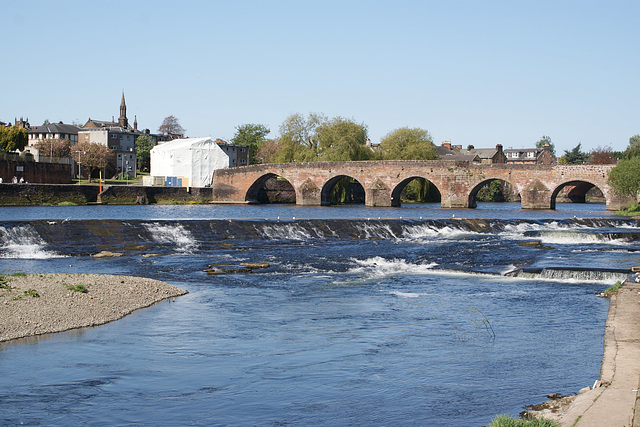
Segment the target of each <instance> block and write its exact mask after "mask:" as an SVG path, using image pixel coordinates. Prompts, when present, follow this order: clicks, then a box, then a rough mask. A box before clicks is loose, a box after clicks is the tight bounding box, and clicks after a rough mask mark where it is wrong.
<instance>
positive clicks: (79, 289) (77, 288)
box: [64, 283, 88, 294]
mask: <svg viewBox="0 0 640 427" xmlns="http://www.w3.org/2000/svg"><path fill="white" fill-rule="evenodd" d="M64 285H65V286H66V287H67V289H69V290H70V291H75V292H81V293H83V294H86V293H87V292H88V290H87V287H86V286H85V285H83V284H79V285H67V284H66V283H64Z"/></svg>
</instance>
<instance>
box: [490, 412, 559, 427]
mask: <svg viewBox="0 0 640 427" xmlns="http://www.w3.org/2000/svg"><path fill="white" fill-rule="evenodd" d="M488 427H558V423H556V422H555V421H551V420H547V419H545V418H534V419H533V420H523V419H521V418H511V417H510V416H508V415H498V416H497V417H495V418H494V419H493V420H491V424H489V425H488Z"/></svg>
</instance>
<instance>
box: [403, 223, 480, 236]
mask: <svg viewBox="0 0 640 427" xmlns="http://www.w3.org/2000/svg"><path fill="white" fill-rule="evenodd" d="M481 235H483V233H478V232H476V231H470V230H464V229H460V228H455V227H451V226H449V225H446V226H444V227H441V228H438V227H436V226H434V225H431V224H420V225H410V226H407V227H405V229H404V236H405V237H406V238H408V239H415V240H422V239H430V238H439V239H452V240H455V239H461V238H464V237H467V236H481Z"/></svg>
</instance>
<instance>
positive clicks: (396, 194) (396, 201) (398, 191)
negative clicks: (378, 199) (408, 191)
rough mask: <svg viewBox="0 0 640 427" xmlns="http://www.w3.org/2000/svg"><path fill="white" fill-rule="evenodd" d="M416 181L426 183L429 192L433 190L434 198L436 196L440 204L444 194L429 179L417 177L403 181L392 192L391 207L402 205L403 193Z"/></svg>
mask: <svg viewBox="0 0 640 427" xmlns="http://www.w3.org/2000/svg"><path fill="white" fill-rule="evenodd" d="M414 180H421V181H424V182H425V183H426V184H427V185H428V186H429V191H431V190H430V189H431V188H433V193H434V196H436V198H437V199H438V200H437V201H438V202H439V201H440V200H441V198H442V193H441V192H440V189H439V188H438V187H437V186H436V185H435V184H434V183H433V182H432V181H430V180H429V179H427V178H424V177H421V176H417V175H416V176H410V177H408V178H405V179H403V180H402V181H400V182H399V183H398V184H397V185H396V186H395V187H394V188H393V190H392V191H391V206H393V207H400V205H401V204H402V201H401V195H402V192H403V191H404V189H405V188H406V187H407V185H409V183H410V182H412V181H414Z"/></svg>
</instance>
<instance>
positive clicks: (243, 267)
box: [204, 262, 269, 274]
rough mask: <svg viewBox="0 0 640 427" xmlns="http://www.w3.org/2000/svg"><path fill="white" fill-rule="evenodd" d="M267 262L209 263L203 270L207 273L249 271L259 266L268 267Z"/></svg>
mask: <svg viewBox="0 0 640 427" xmlns="http://www.w3.org/2000/svg"><path fill="white" fill-rule="evenodd" d="M268 267H269V263H268V262H241V263H240V264H231V263H219V264H211V265H209V266H208V268H207V269H206V270H204V271H205V273H207V274H232V273H251V272H252V271H253V270H257V269H259V268H268Z"/></svg>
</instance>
